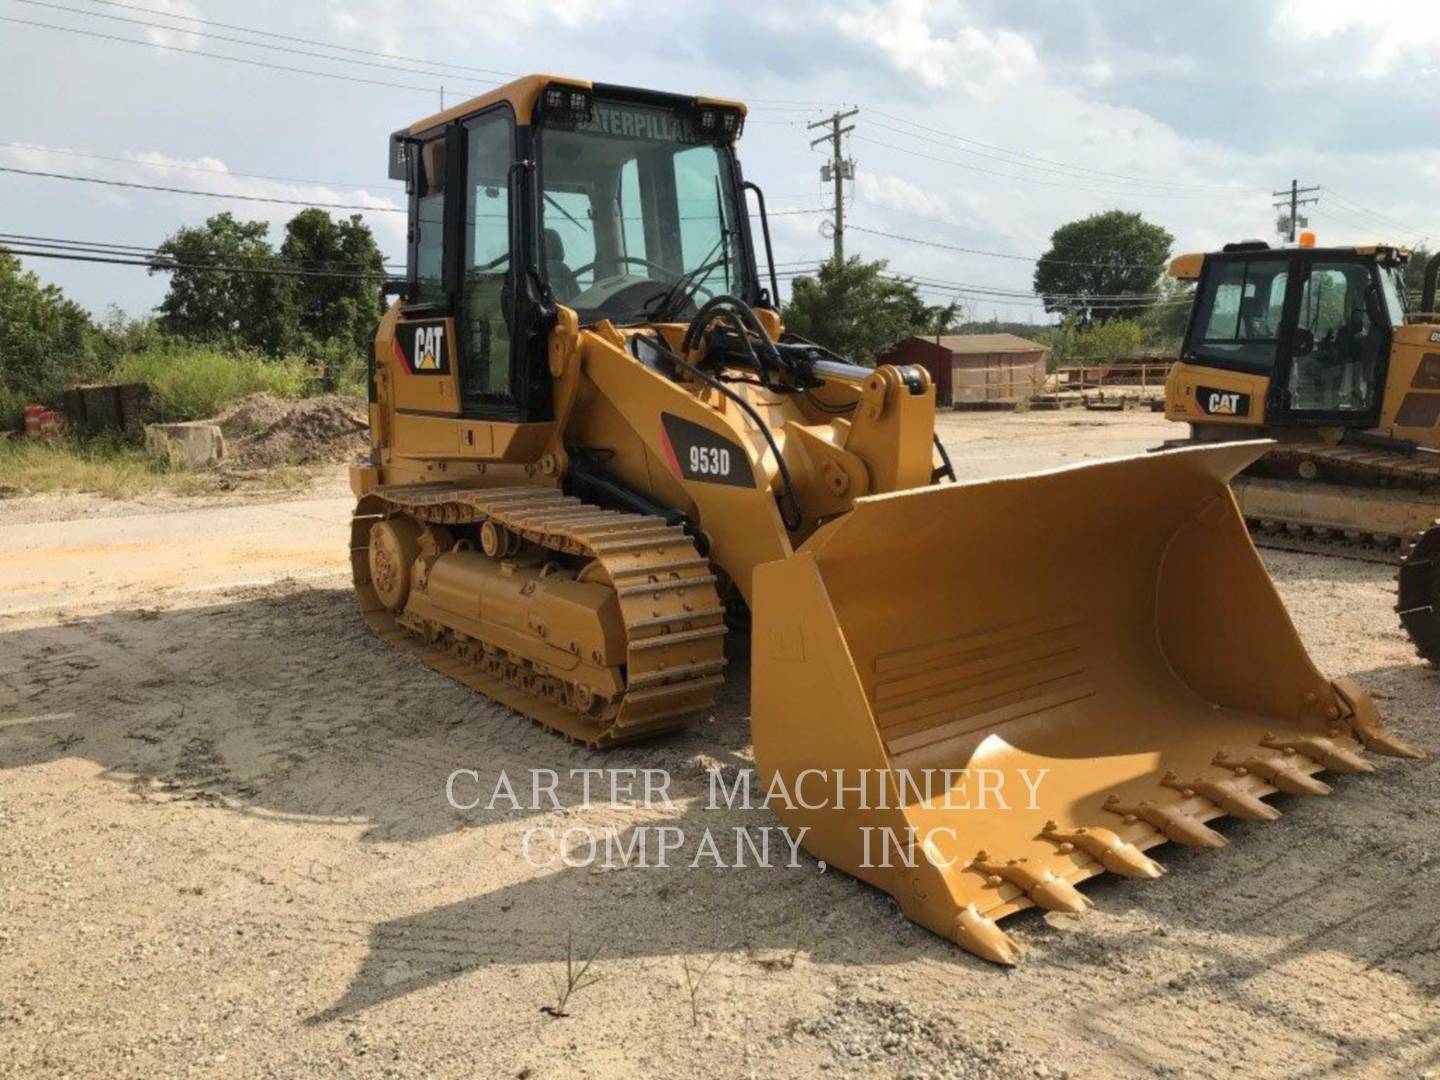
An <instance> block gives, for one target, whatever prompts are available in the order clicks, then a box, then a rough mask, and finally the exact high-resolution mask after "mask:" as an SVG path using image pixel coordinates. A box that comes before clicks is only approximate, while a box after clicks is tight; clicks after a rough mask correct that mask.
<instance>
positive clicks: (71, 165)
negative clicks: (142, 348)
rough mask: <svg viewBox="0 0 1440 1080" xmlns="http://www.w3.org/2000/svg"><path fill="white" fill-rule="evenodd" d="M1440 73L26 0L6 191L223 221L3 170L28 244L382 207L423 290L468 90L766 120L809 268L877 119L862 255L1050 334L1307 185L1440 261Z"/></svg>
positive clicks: (718, 18) (970, 42) (218, 4)
mask: <svg viewBox="0 0 1440 1080" xmlns="http://www.w3.org/2000/svg"><path fill="white" fill-rule="evenodd" d="M201 20H203V21H201ZM221 24H224V25H221ZM377 54H380V55H377ZM1437 57H1440V6H1437V5H1436V4H1435V3H1434V0H1371V2H1369V3H1367V4H1356V3H1354V2H1353V0H1347V2H1340V0H1207V2H1206V3H1204V4H1185V5H1179V4H1155V3H1153V2H1140V0H1071V2H1068V3H1065V4H1063V5H1062V4H1057V3H1052V2H1048V0H930V2H921V0H829V2H824V0H813V2H812V0H792V2H787V3H779V4H767V5H750V4H745V5H737V4H734V3H706V2H696V0H670V2H669V3H666V4H663V5H657V4H654V3H641V2H639V0H566V2H564V3H559V4H548V3H543V2H540V0H407V2H403V3H397V2H395V0H299V2H297V0H285V2H280V0H124V2H101V0H44V2H41V0H0V93H3V100H4V101H5V103H6V105H5V107H4V108H3V109H0V167H3V168H8V169H23V170H29V171H31V172H36V171H38V172H49V173H60V174H66V175H70V176H82V177H88V178H92V179H103V180H108V181H112V182H114V181H119V182H130V183H140V184H149V185H155V186H161V187H172V188H189V189H196V190H203V191H206V192H212V193H216V194H217V195H220V196H222V197H206V196H200V195H193V194H180V193H174V192H159V191H151V190H141V189H135V188H125V187H119V186H112V185H102V184H98V183H90V182H81V181H73V180H63V179H58V178H55V177H38V176H33V175H26V174H21V173H14V172H3V171H0V233H7V234H23V235H27V236H40V237H50V238H60V239H65V240H83V241H100V242H104V243H108V244H130V245H138V246H146V247H153V246H154V245H156V244H158V243H160V242H161V241H162V240H163V239H164V238H165V237H166V236H167V235H169V234H170V233H171V232H173V231H174V230H175V229H177V228H179V227H181V226H184V225H197V224H200V223H202V222H203V221H204V220H205V218H206V217H208V216H210V215H212V214H215V213H218V212H220V211H222V210H229V211H231V212H233V213H235V214H236V215H237V216H241V217H244V218H247V219H253V220H264V221H267V222H269V223H270V226H271V235H272V237H275V238H277V240H278V237H279V236H281V235H282V233H283V228H284V223H285V221H286V220H287V219H288V218H289V217H290V216H291V215H292V214H293V213H295V212H296V211H297V210H298V209H299V208H300V207H299V206H298V205H288V204H285V203H279V202H261V201H249V200H245V199H241V198H239V197H240V196H248V197H250V200H254V199H278V200H294V201H295V202H297V203H320V204H325V203H330V204H343V205H345V206H353V207H364V208H367V209H365V210H363V211H362V212H363V213H364V215H365V217H366V220H367V221H369V222H370V224H371V227H372V228H373V229H374V230H375V233H376V235H377V237H378V238H379V240H380V243H381V247H382V250H384V251H385V253H386V254H387V255H388V256H390V257H392V258H394V259H396V260H397V261H403V239H404V231H405V219H404V215H403V214H401V213H394V212H392V211H393V210H394V209H395V208H400V207H402V206H403V201H402V200H403V192H402V191H400V190H398V189H397V185H395V184H394V183H393V182H392V181H390V180H388V179H387V178H386V151H387V138H388V135H389V133H390V132H392V131H394V130H396V129H397V128H400V127H402V126H405V125H408V124H409V123H410V122H412V121H414V120H417V119H420V118H422V117H424V116H427V115H429V114H431V113H433V112H434V111H436V109H437V108H438V106H439V104H440V101H441V100H442V98H441V95H442V87H443V94H444V101H445V103H446V104H447V105H453V104H455V103H457V102H458V101H461V100H464V99H465V98H467V97H470V96H474V95H478V94H481V93H484V92H485V91H486V90H488V89H490V88H492V87H493V86H494V85H496V84H498V83H501V82H504V81H507V80H508V79H509V78H510V77H512V76H514V75H519V74H524V73H528V72H534V71H546V72H552V73H558V74H568V75H574V76H579V77H582V78H590V79H593V80H595V81H604V82H612V83H621V84H625V85H631V86H646V87H652V88H656V89H661V90H668V91H674V92H678V93H687V94H689V93H694V94H712V95H716V96H724V97H734V98H739V99H741V100H744V101H746V102H748V103H749V104H750V106H751V113H750V118H749V121H748V122H747V126H746V130H745V133H744V136H743V138H742V140H741V143H740V155H741V158H742V161H743V164H744V169H745V174H746V177H747V178H748V179H750V180H753V181H755V182H757V183H758V184H760V185H761V186H762V187H763V188H764V189H765V191H766V193H767V201H768V204H769V207H770V210H771V213H772V220H771V225H772V230H773V233H774V238H775V244H776V248H777V250H776V260H777V262H780V263H783V264H786V265H787V266H789V267H791V268H795V267H801V266H804V265H813V264H815V263H818V261H820V260H822V259H824V258H826V257H828V255H829V253H830V250H831V242H830V241H829V240H828V239H826V238H825V234H824V233H823V232H822V230H824V229H825V227H826V222H827V221H828V220H829V219H830V218H831V217H832V216H833V215H832V213H831V212H830V211H829V210H828V209H827V208H828V207H829V205H830V203H831V201H832V199H833V195H832V191H831V188H830V186H829V185H826V184H824V183H822V182H821V179H820V175H819V170H820V166H821V164H822V163H823V161H824V159H825V155H826V153H827V152H828V151H825V150H822V149H812V148H811V147H810V145H809V144H810V141H811V139H813V138H815V137H816V136H818V135H819V134H820V132H819V131H811V130H808V128H807V125H808V124H810V123H812V122H814V121H815V120H817V119H820V118H822V117H824V116H826V115H828V114H830V113H832V112H834V111H836V110H837V109H841V108H850V107H858V108H859V110H860V111H859V113H858V114H857V115H856V116H855V117H854V118H853V119H852V120H850V121H848V122H849V123H853V124H854V125H855V131H854V132H853V134H851V135H850V136H848V137H847V146H846V152H847V154H848V155H849V156H850V157H851V158H853V159H854V162H855V172H856V177H855V182H854V185H853V188H852V191H851V197H850V198H849V199H848V200H847V206H846V222H847V231H846V234H845V242H846V252H847V254H858V255H862V256H864V257H866V258H872V259H882V258H883V259H886V260H888V261H889V265H890V267H891V269H892V270H894V271H897V272H900V273H904V274H908V275H913V276H915V277H916V278H917V279H919V280H922V281H924V282H926V284H925V287H924V292H925V295H926V296H927V298H928V299H930V300H931V301H932V302H936V303H941V302H947V301H949V300H952V299H958V300H959V301H960V303H961V304H962V306H963V308H964V310H965V312H966V314H967V315H968V316H969V317H972V318H981V319H989V318H998V319H1002V320H1017V321H1022V322H1023V321H1037V322H1044V321H1048V318H1047V316H1046V315H1045V314H1044V311H1043V308H1042V307H1041V306H1040V305H1039V304H1038V302H1037V301H1035V300H1034V299H1033V298H1030V297H1026V296H1023V295H1021V296H1017V295H1014V294H1015V293H1021V294H1023V293H1026V292H1028V290H1029V289H1030V283H1031V275H1032V273H1033V259H1034V258H1035V256H1037V255H1038V254H1040V253H1041V252H1043V251H1044V250H1045V248H1046V247H1047V241H1048V238H1049V236H1050V234H1051V232H1052V231H1053V230H1054V229H1055V228H1057V227H1058V226H1060V225H1062V224H1064V223H1065V222H1067V221H1070V220H1073V219H1075V218H1079V217H1084V216H1086V215H1088V214H1092V213H1097V212H1100V211H1105V210H1111V209H1117V208H1118V209H1123V210H1127V211H1135V212H1139V213H1141V214H1143V215H1144V217H1145V218H1146V219H1147V220H1149V221H1153V222H1156V223H1158V224H1161V225H1163V226H1164V227H1165V228H1166V229H1168V230H1169V231H1170V232H1171V233H1172V234H1173V235H1174V236H1175V239H1176V244H1175V250H1176V251H1177V252H1179V251H1190V250H1206V249H1211V248H1215V247H1217V246H1219V245H1220V244H1223V243H1226V242H1228V241H1231V240H1237V239H1245V238H1252V237H1260V238H1264V239H1267V240H1271V241H1272V242H1274V241H1275V240H1276V236H1275V218H1276V211H1275V210H1274V208H1273V206H1272V203H1273V202H1274V201H1275V200H1274V199H1273V198H1272V192H1273V191H1275V190H1277V189H1280V188H1282V187H1288V186H1289V184H1290V182H1291V180H1292V179H1298V180H1299V182H1300V183H1301V184H1302V185H1303V186H1319V187H1320V188H1321V191H1320V192H1319V200H1320V201H1319V202H1318V203H1317V204H1315V205H1313V206H1310V207H1307V208H1306V212H1307V213H1308V214H1309V215H1310V221H1311V227H1312V228H1313V229H1314V231H1315V232H1316V233H1317V234H1318V236H1319V238H1320V242H1321V243H1354V242H1374V241H1376V240H1385V241H1389V242H1395V243H1403V244H1412V245H1413V244H1417V243H1420V242H1423V241H1425V240H1427V238H1428V239H1429V240H1430V242H1431V246H1434V245H1435V243H1436V242H1440V140H1437V139H1436V132H1437V130H1440V105H1437V104H1436V101H1437V95H1436V94H1435V93H1434V82H1435V79H1436V76H1437V74H1440V60H1437ZM286 69H302V70H286ZM387 208H388V209H387ZM337 212H344V213H349V212H351V211H349V210H345V211H337ZM886 234H888V235H886ZM0 242H3V241H0ZM962 249H963V250H962ZM26 265H27V267H28V268H30V269H33V270H34V271H35V272H36V273H37V274H38V275H39V276H40V277H41V278H42V279H43V280H45V281H47V282H53V283H55V284H58V285H60V286H61V287H62V288H63V289H64V290H65V292H66V293H67V294H68V295H70V296H71V297H73V298H74V299H76V300H77V301H79V302H80V303H81V304H83V305H85V306H86V307H87V308H89V309H91V310H92V311H94V312H95V313H96V314H97V315H102V314H103V313H104V312H105V311H106V310H107V309H108V308H109V307H110V306H111V305H116V306H118V307H119V308H121V309H122V310H123V311H125V312H127V313H129V314H131V315H143V314H145V313H147V312H149V311H150V310H152V309H153V308H154V307H155V305H156V304H157V303H159V301H160V299H161V298H162V297H163V295H164V289H165V278H164V276H163V275H156V276H151V275H149V274H147V272H146V271H145V270H144V269H142V268H134V267H121V266H108V265H89V264H84V263H78V262H62V261H58V260H39V259H27V260H26ZM996 292H998V293H1000V294H1002V295H1001V296H998V297H997V296H995V295H993V294H995V293H996ZM1004 294H1010V295H1004Z"/></svg>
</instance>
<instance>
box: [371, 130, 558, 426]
mask: <svg viewBox="0 0 1440 1080" xmlns="http://www.w3.org/2000/svg"><path fill="white" fill-rule="evenodd" d="M529 137H530V132H529V129H528V128H517V126H516V124H515V115H514V112H513V111H512V109H511V108H510V105H509V104H508V103H501V104H499V105H496V106H493V107H491V108H489V109H486V110H485V111H484V112H481V113H478V114H476V115H475V116H472V117H469V118H467V119H464V120H460V121H456V122H452V123H449V124H446V125H445V126H444V127H441V128H436V129H434V130H432V131H430V132H427V133H425V134H423V135H421V136H419V137H418V138H415V139H413V140H410V142H411V144H412V148H411V150H410V151H409V153H408V163H407V164H408V168H409V170H410V172H409V175H408V182H409V186H410V234H409V249H408V263H409V280H410V293H409V296H408V297H407V298H406V300H405V302H404V304H403V306H402V308H401V317H400V320H399V322H398V323H397V325H396V338H395V342H396V354H397V355H396V360H397V364H398V365H399V377H398V378H397V382H396V390H395V400H396V405H397V408H398V409H399V410H400V411H401V412H410V413H418V414H424V415H431V416H459V417H464V418H467V419H485V420H496V421H506V422H520V421H526V420H540V419H546V418H548V415H549V410H550V402H549V396H548V384H547V383H545V382H544V380H543V378H537V372H539V373H540V374H541V375H543V374H544V372H545V370H546V368H545V362H544V334H545V331H546V327H547V324H546V319H545V315H546V311H545V305H544V299H545V298H544V297H542V296H539V295H538V294H537V290H536V287H535V284H534V283H535V282H536V281H538V280H539V277H538V272H537V271H536V270H535V268H534V252H533V248H534V244H533V241H532V240H531V239H530V233H531V231H533V230H527V229H526V228H525V227H524V224H523V223H524V222H526V221H528V220H530V219H531V218H533V200H534V191H533V188H534V184H533V169H527V168H522V167H520V166H518V165H517V162H521V161H522V160H523V155H522V153H521V144H522V143H524V144H525V145H526V146H527V147H528V145H529ZM526 164H527V165H528V162H527V163H526Z"/></svg>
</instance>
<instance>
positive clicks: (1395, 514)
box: [1165, 241, 1440, 662]
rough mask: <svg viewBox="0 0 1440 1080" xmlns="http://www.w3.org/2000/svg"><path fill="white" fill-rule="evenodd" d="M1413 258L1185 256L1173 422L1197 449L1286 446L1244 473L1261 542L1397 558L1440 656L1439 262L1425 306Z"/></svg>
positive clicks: (1429, 270)
mask: <svg viewBox="0 0 1440 1080" xmlns="http://www.w3.org/2000/svg"><path fill="white" fill-rule="evenodd" d="M1409 257H1410V256H1409V252H1408V251H1406V250H1405V249H1403V248H1396V247H1385V246H1371V247H1346V248H1319V247H1315V246H1313V244H1309V243H1307V244H1302V246H1299V247H1294V248H1284V249H1272V248H1270V247H1269V246H1268V245H1267V244H1265V243H1264V242H1263V241H1250V242H1246V243H1239V244H1231V245H1228V246H1227V247H1226V248H1225V249H1224V250H1223V251H1219V252H1212V253H1210V254H1206V255H1182V256H1180V257H1179V258H1177V259H1175V260H1174V261H1173V262H1172V263H1171V266H1170V274H1171V276H1172V277H1175V278H1179V279H1182V280H1193V281H1195V282H1196V283H1197V284H1196V294H1195V302H1194V307H1193V309H1192V312H1191V319H1190V324H1189V328H1188V330H1187V333H1186V335H1185V341H1184V345H1183V346H1182V349H1181V354H1180V363H1178V364H1177V365H1176V366H1175V367H1174V369H1173V370H1172V372H1171V375H1170V377H1169V380H1168V382H1167V384H1166V392H1165V411H1166V416H1167V417H1168V418H1169V419H1171V420H1175V421H1181V422H1184V423H1187V424H1189V425H1190V440H1191V441H1194V442H1201V443H1211V442H1220V441H1227V440H1236V439H1242V440H1243V439H1252V438H1254V437H1255V436H1256V435H1263V436H1265V437H1267V438H1271V439H1274V440H1275V442H1276V445H1275V446H1274V447H1272V448H1271V449H1270V450H1269V451H1268V452H1267V453H1266V454H1265V455H1264V456H1263V457H1262V458H1260V459H1259V460H1258V461H1256V462H1255V463H1254V464H1253V465H1251V466H1250V467H1249V468H1248V469H1246V470H1245V472H1244V473H1242V474H1241V475H1240V476H1239V477H1237V478H1236V480H1235V483H1234V485H1233V486H1234V489H1235V493H1236V497H1237V498H1238V500H1239V503H1240V507H1241V510H1242V512H1243V514H1244V516H1245V518H1246V520H1247V522H1248V523H1249V524H1250V527H1251V531H1252V532H1253V534H1254V535H1255V539H1256V542H1257V543H1259V544H1261V545H1262V546H1268V547H1276V548H1284V549H1290V550H1296V551H1315V552H1320V553H1323V554H1330V555H1339V556H1343V557H1346V558H1355V559H1366V560H1370V561H1378V562H1390V563H1401V564H1402V565H1401V570H1400V576H1399V607H1398V610H1399V612H1400V616H1401V620H1402V622H1403V624H1404V626H1405V628H1406V629H1407V630H1408V631H1409V633H1410V636H1411V639H1412V640H1413V641H1414V643H1415V645H1416V648H1417V651H1418V652H1419V653H1420V655H1421V656H1423V657H1424V658H1426V659H1428V660H1430V661H1431V662H1435V661H1437V660H1440V614H1437V610H1440V530H1435V529H1433V526H1434V525H1435V522H1436V518H1437V517H1440V315H1437V314H1436V311H1435V308H1436V304H1435V292H1436V284H1437V277H1440V256H1437V257H1436V258H1434V259H1432V260H1431V261H1430V264H1429V265H1428V266H1427V267H1426V273H1425V279H1424V289H1423V291H1422V293H1421V296H1420V302H1419V310H1418V311H1416V310H1411V304H1410V303H1409V300H1410V298H1409V296H1408V294H1407V293H1406V289H1405V267H1406V263H1407V262H1408V260H1409Z"/></svg>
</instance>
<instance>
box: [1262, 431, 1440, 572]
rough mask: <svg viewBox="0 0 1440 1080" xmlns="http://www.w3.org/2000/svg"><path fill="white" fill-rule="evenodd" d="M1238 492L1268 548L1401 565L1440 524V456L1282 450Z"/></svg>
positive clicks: (1350, 449)
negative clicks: (1426, 532)
mask: <svg viewBox="0 0 1440 1080" xmlns="http://www.w3.org/2000/svg"><path fill="white" fill-rule="evenodd" d="M1292 478H1293V479H1292ZM1234 488H1235V493H1236V496H1237V498H1238V499H1239V501H1240V508H1241V512H1242V513H1243V514H1244V515H1245V520H1246V523H1247V524H1248V525H1249V526H1250V531H1251V533H1252V535H1253V536H1254V537H1255V542H1256V543H1257V544H1258V545H1260V546H1261V547H1269V548H1278V549H1281V550H1284V551H1305V552H1313V553H1315V554H1320V555H1335V556H1339V557H1340V558H1346V559H1359V560H1362V561H1365V562H1378V563H1386V564H1390V565H1395V564H1398V563H1401V562H1403V561H1404V560H1405V557H1406V555H1407V554H1408V553H1409V552H1410V550H1411V549H1412V548H1413V547H1414V546H1415V544H1416V543H1417V542H1418V541H1419V540H1420V537H1421V536H1422V535H1423V534H1424V533H1425V531H1426V530H1427V529H1429V528H1430V526H1431V525H1433V524H1434V522H1435V519H1436V518H1437V517H1440V455H1435V454H1415V455H1411V454H1405V453H1402V452H1400V451H1396V450H1386V449H1381V448H1372V447H1365V446H1296V445H1284V444H1282V445H1280V446H1277V447H1275V448H1274V449H1272V450H1271V451H1270V452H1269V453H1268V454H1266V455H1265V457H1264V459H1263V460H1262V462H1261V463H1260V467H1259V470H1258V471H1251V472H1247V473H1245V474H1244V475H1242V476H1239V477H1237V478H1236V480H1235V483H1234Z"/></svg>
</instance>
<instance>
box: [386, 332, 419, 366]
mask: <svg viewBox="0 0 1440 1080" xmlns="http://www.w3.org/2000/svg"><path fill="white" fill-rule="evenodd" d="M390 347H391V349H393V350H394V352H395V362H396V363H398V364H399V365H400V367H401V368H402V369H403V370H405V371H406V372H408V373H409V374H411V375H414V374H415V369H414V368H412V367H411V366H410V358H409V357H407V356H406V355H405V350H404V349H402V348H401V347H400V338H399V337H398V336H397V337H393V338H391V339H390Z"/></svg>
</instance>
